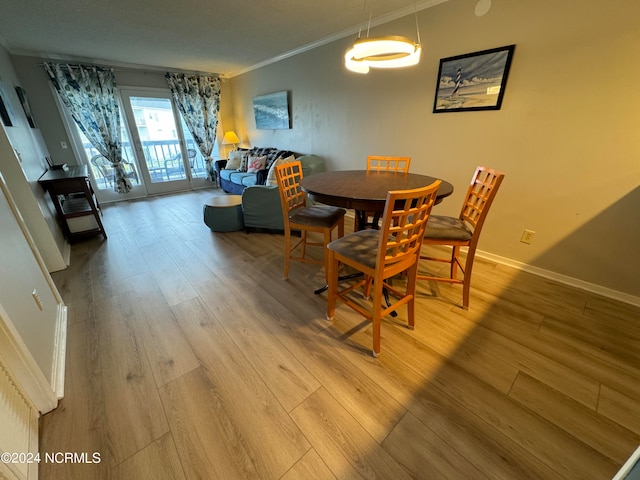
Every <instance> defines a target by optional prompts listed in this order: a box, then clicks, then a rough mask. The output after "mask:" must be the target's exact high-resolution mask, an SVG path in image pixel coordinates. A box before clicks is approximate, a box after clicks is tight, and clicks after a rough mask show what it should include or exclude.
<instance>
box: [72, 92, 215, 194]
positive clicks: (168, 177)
mask: <svg viewBox="0 0 640 480" xmlns="http://www.w3.org/2000/svg"><path fill="white" fill-rule="evenodd" d="M120 96H121V100H122V107H123V108H122V114H123V115H122V131H121V138H122V157H123V161H124V167H125V172H126V175H127V177H128V178H129V180H130V181H131V184H132V186H133V188H132V190H131V192H129V193H127V194H120V193H117V192H114V191H113V167H111V163H110V162H109V161H107V160H106V159H105V158H104V157H102V156H101V155H100V154H99V153H98V151H97V150H96V149H95V148H94V147H93V146H92V145H91V143H90V142H89V141H88V140H87V139H86V137H85V136H84V135H83V134H82V132H81V131H80V129H79V128H77V126H76V125H75V122H74V121H73V120H71V119H70V118H67V121H68V123H69V124H70V125H72V126H73V127H74V128H73V131H72V135H71V137H72V138H73V140H74V144H75V148H76V150H77V152H78V153H79V154H80V155H82V156H84V157H85V161H86V163H87V165H88V166H89V169H90V172H91V177H92V180H93V186H94V189H95V191H96V195H97V196H98V200H99V201H100V202H110V201H117V200H125V199H130V198H139V197H145V196H147V195H149V194H151V195H153V194H162V193H171V192H177V191H182V190H189V189H195V188H204V187H210V186H212V184H211V183H210V182H209V181H207V171H206V168H205V161H204V157H203V156H202V154H201V153H200V150H199V149H198V146H197V145H196V143H195V141H194V139H193V137H192V135H191V133H190V132H189V129H188V128H187V126H186V124H185V123H184V120H183V119H182V115H180V113H179V111H178V109H177V108H176V107H175V104H174V102H173V100H172V99H171V94H170V92H169V90H168V89H166V90H164V89H157V88H155V89H152V88H133V87H129V88H122V89H120ZM65 113H66V111H65ZM217 147H218V146H217V142H216V144H215V145H214V149H213V152H212V153H213V154H214V158H217V152H218V150H217Z"/></svg>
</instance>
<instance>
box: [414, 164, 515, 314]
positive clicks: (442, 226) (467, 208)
mask: <svg viewBox="0 0 640 480" xmlns="http://www.w3.org/2000/svg"><path fill="white" fill-rule="evenodd" d="M503 179H504V173H502V172H499V171H498V170H494V169H492V168H487V167H478V168H476V171H475V172H474V174H473V177H472V178H471V184H470V185H469V189H468V190H467V195H466V197H465V199H464V203H463V204H462V210H461V211H460V215H459V216H458V217H446V216H440V215H432V216H431V217H430V218H429V222H428V223H427V229H426V231H425V234H424V240H423V244H424V245H445V246H448V247H451V257H449V258H438V257H429V256H426V255H421V256H420V259H421V260H427V261H435V262H445V263H449V264H450V269H449V276H448V277H436V276H431V275H420V274H419V275H418V279H419V280H433V281H437V282H447V283H458V284H462V306H463V308H464V309H468V308H469V290H470V288H471V272H472V269H473V260H474V257H475V254H476V248H477V246H478V240H479V239H480V232H481V231H482V227H483V225H484V221H485V220H486V218H487V214H488V213H489V208H490V207H491V204H492V203H493V199H494V198H495V196H496V194H497V193H498V189H499V188H500V184H501V183H502V180H503ZM461 247H468V249H467V258H466V260H465V265H464V267H463V266H462V262H461V260H460V248H461ZM458 267H460V270H462V275H463V277H462V278H458Z"/></svg>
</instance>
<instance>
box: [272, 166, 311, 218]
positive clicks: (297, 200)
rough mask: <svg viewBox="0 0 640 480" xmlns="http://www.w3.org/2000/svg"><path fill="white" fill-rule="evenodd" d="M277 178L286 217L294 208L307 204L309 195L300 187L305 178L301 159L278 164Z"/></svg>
mask: <svg viewBox="0 0 640 480" xmlns="http://www.w3.org/2000/svg"><path fill="white" fill-rule="evenodd" d="M276 178H277V180H278V190H279V191H280V200H281V201H282V208H283V210H282V213H283V214H284V216H285V218H288V217H289V212H291V211H292V210H295V209H297V208H301V207H306V206H307V196H306V194H305V193H304V192H303V191H302V189H301V188H300V182H301V181H302V178H303V177H302V163H301V162H300V161H295V162H289V163H283V164H279V165H276Z"/></svg>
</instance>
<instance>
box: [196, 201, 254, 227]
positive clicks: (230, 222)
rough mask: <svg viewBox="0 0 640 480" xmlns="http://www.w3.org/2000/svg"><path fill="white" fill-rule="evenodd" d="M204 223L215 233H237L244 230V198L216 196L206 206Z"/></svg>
mask: <svg viewBox="0 0 640 480" xmlns="http://www.w3.org/2000/svg"><path fill="white" fill-rule="evenodd" d="M203 213H204V223H205V224H206V225H207V227H209V228H210V229H211V230H212V231H214V232H235V231H238V230H242V229H243V228H244V219H243V217H242V197H241V196H240V195H216V196H215V197H211V198H210V199H209V200H207V202H206V203H205V204H204V208H203Z"/></svg>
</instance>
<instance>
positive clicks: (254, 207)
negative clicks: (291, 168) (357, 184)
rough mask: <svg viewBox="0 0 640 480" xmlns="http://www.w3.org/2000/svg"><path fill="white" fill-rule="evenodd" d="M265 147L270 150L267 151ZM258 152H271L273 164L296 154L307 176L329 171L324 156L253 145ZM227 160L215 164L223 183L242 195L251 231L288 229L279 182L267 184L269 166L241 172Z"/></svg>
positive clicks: (225, 186)
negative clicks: (281, 201)
mask: <svg viewBox="0 0 640 480" xmlns="http://www.w3.org/2000/svg"><path fill="white" fill-rule="evenodd" d="M265 150H266V151H267V153H264V152H265ZM249 152H255V153H253V154H254V155H267V158H269V155H271V158H272V160H271V161H270V162H269V161H267V165H268V166H269V167H270V166H271V164H272V163H273V162H274V161H275V160H276V159H278V158H280V157H284V158H286V157H289V156H291V155H294V156H295V157H296V160H299V161H300V163H301V164H302V174H303V176H305V177H307V176H309V175H313V174H314V173H318V172H324V171H326V166H325V162H324V159H323V158H321V157H318V156H317V155H296V154H294V153H292V152H290V151H288V150H277V149H259V148H255V149H251V150H249ZM225 165H226V160H218V161H217V162H215V164H214V168H215V169H216V172H217V173H218V179H219V180H220V187H221V188H222V189H223V190H224V191H225V192H227V193H233V194H236V195H242V215H243V217H244V224H245V228H246V229H247V231H250V230H252V229H261V230H277V231H282V230H284V220H283V218H282V206H281V205H280V193H279V192H278V186H277V185H265V183H266V180H267V176H268V172H269V169H268V168H265V169H264V170H260V171H259V172H258V173H257V174H256V173H249V174H247V173H246V172H244V173H243V172H238V171H237V170H224V166H225Z"/></svg>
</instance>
